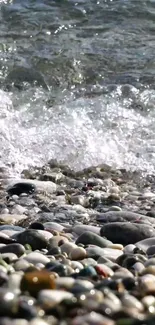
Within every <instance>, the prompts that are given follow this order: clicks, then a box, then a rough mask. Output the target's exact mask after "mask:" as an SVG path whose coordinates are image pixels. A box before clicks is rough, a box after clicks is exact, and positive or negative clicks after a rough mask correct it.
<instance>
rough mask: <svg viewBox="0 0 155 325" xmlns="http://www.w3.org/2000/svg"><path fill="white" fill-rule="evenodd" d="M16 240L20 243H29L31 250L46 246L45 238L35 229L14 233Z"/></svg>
mask: <svg viewBox="0 0 155 325" xmlns="http://www.w3.org/2000/svg"><path fill="white" fill-rule="evenodd" d="M14 238H15V239H16V241H17V242H18V243H20V244H22V245H26V244H29V245H30V246H31V248H32V250H36V249H42V248H46V247H47V244H48V240H47V238H45V236H44V235H43V234H42V233H40V232H39V231H38V230H36V229H27V230H25V231H23V232H20V233H17V234H15V235H14Z"/></svg>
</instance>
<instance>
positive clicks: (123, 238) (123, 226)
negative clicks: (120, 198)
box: [101, 222, 155, 246]
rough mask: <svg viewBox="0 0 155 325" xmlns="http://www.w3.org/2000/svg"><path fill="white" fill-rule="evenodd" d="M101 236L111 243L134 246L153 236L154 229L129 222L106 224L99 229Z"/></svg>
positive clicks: (154, 233)
mask: <svg viewBox="0 0 155 325" xmlns="http://www.w3.org/2000/svg"><path fill="white" fill-rule="evenodd" d="M101 236H105V237H106V238H107V239H109V240H111V241H112V242H113V243H118V242H119V243H120V244H122V245H124V246H125V245H128V244H135V243H137V242H138V241H140V240H143V239H145V238H149V237H153V236H155V229H154V228H152V227H151V226H148V225H143V224H136V223H130V222H113V223H107V224H105V225H104V226H102V228H101Z"/></svg>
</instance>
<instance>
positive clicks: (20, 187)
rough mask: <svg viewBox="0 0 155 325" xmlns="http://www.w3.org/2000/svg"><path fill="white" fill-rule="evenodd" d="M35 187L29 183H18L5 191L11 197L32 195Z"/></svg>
mask: <svg viewBox="0 0 155 325" xmlns="http://www.w3.org/2000/svg"><path fill="white" fill-rule="evenodd" d="M35 190H36V186H35V185H34V184H31V183H25V182H23V183H22V182H20V183H16V184H14V185H13V186H11V187H9V188H8V189H7V192H8V194H9V195H10V196H11V195H20V194H22V193H27V194H32V193H33V192H35Z"/></svg>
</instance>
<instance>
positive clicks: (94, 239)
mask: <svg viewBox="0 0 155 325" xmlns="http://www.w3.org/2000/svg"><path fill="white" fill-rule="evenodd" d="M76 244H77V245H78V244H84V245H91V244H92V245H96V246H99V247H102V248H104V247H107V246H108V245H110V244H111V243H110V242H109V240H107V239H105V238H102V237H101V236H99V235H97V234H95V233H93V232H91V231H85V232H84V233H83V234H81V235H80V236H79V237H78V238H77V240H76Z"/></svg>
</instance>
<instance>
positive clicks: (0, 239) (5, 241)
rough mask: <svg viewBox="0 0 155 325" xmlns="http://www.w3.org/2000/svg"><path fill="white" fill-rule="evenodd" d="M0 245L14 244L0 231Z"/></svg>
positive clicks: (13, 240) (12, 240)
mask: <svg viewBox="0 0 155 325" xmlns="http://www.w3.org/2000/svg"><path fill="white" fill-rule="evenodd" d="M0 243H1V244H12V243H15V239H12V238H10V237H9V236H7V235H6V234H4V233H3V232H2V231H0Z"/></svg>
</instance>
